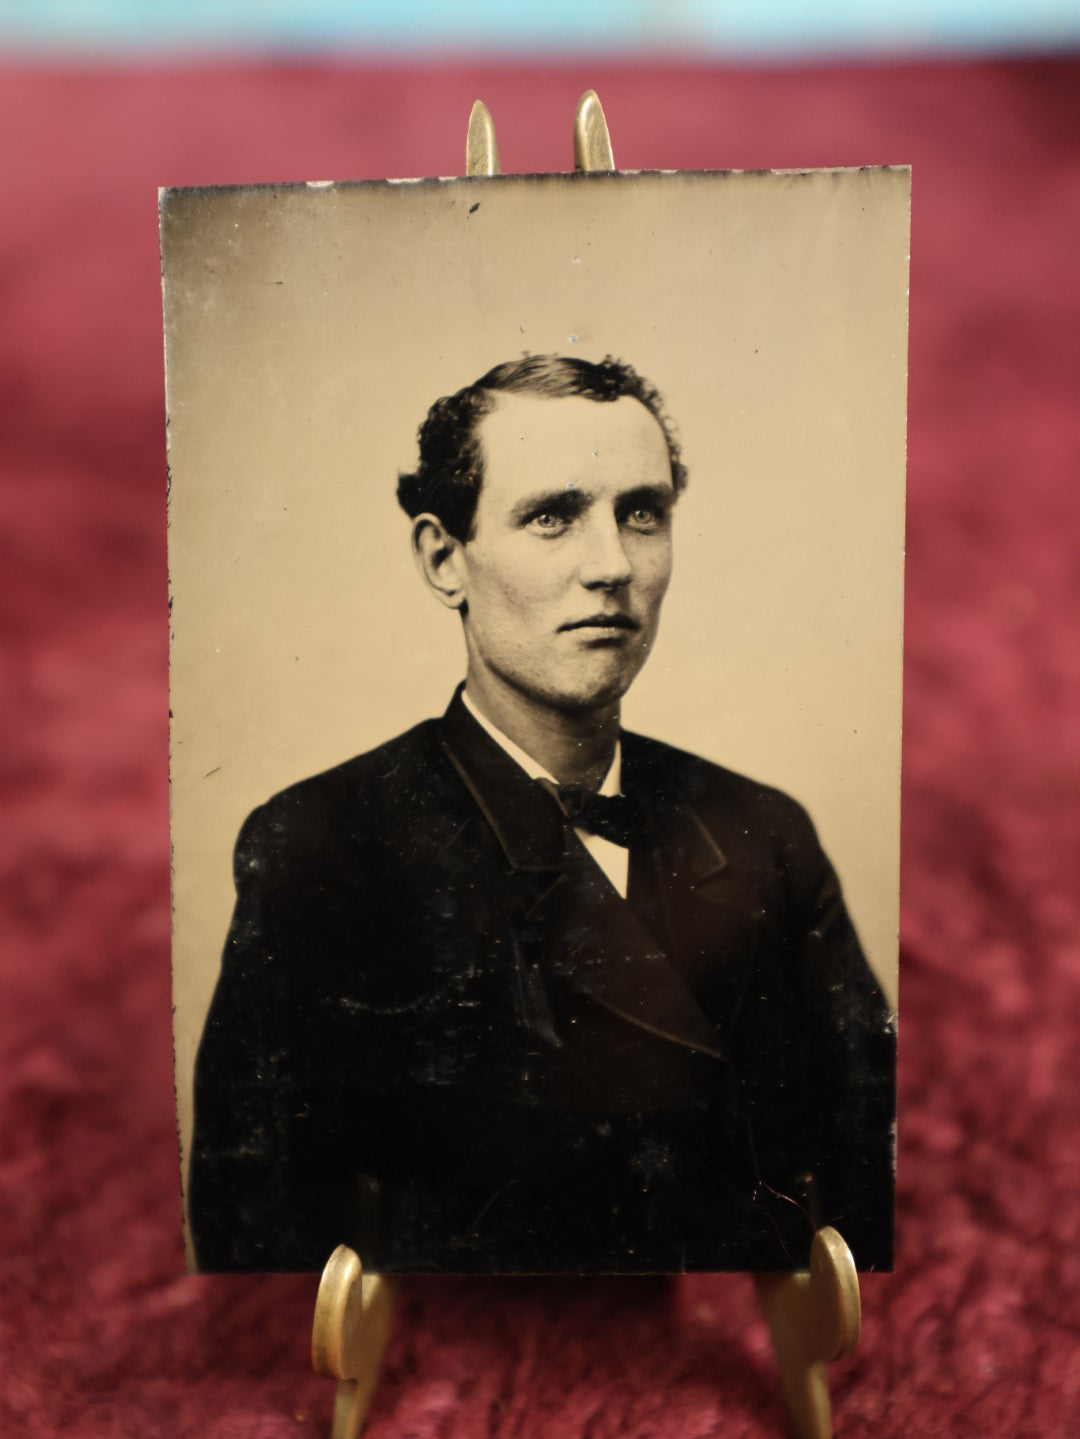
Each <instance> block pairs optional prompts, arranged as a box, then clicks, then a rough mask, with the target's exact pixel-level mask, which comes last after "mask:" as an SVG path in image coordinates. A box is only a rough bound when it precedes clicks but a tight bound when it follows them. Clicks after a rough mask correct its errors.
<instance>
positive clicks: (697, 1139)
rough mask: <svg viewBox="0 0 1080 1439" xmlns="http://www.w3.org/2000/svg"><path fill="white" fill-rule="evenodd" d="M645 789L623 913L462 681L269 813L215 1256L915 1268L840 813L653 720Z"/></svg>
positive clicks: (207, 1250) (225, 1069)
mask: <svg viewBox="0 0 1080 1439" xmlns="http://www.w3.org/2000/svg"><path fill="white" fill-rule="evenodd" d="M623 788H624V791H625V792H626V793H627V794H628V795H631V796H633V797H634V798H635V799H636V800H637V802H638V804H639V806H640V809H641V811H642V814H643V827H642V834H643V838H642V841H641V843H640V844H635V845H634V846H633V847H632V849H631V859H630V891H629V895H628V900H626V901H624V900H623V899H622V898H620V896H619V895H618V894H617V892H616V891H615V890H614V889H613V888H612V887H611V885H610V884H609V883H608V881H607V879H606V878H605V877H604V875H603V874H602V872H601V871H600V870H599V868H598V867H597V866H596V865H595V863H594V862H593V861H592V859H591V858H590V857H589V855H588V854H587V852H586V851H585V849H584V848H583V847H582V845H581V844H580V843H579V842H578V841H577V839H576V838H575V836H574V835H573V832H572V830H569V829H568V828H567V826H566V824H565V822H564V820H563V818H562V815H561V814H560V812H559V810H558V808H557V806H556V804H555V802H554V801H553V799H552V798H551V797H550V796H549V795H548V794H546V793H545V792H544V791H543V789H542V788H541V787H540V786H539V785H537V784H535V783H534V782H532V781H530V780H529V779H528V778H527V777H526V776H525V775H524V774H523V772H522V771H521V770H520V768H519V767H518V766H517V765H516V764H514V762H513V761H512V760H511V759H510V758H509V757H508V756H507V755H506V754H505V753H504V751H503V750H502V749H501V748H500V747H499V746H498V745H497V744H496V743H494V741H492V740H491V738H490V737H489V736H488V735H487V734H486V733H485V732H484V731H483V729H482V728H481V727H480V726H479V725H477V724H476V722H475V721H474V720H473V719H472V718H471V716H470V715H469V714H468V712H467V710H466V709H465V708H464V706H463V704H462V702H461V699H460V697H459V696H455V698H454V700H453V702H452V703H451V705H450V708H449V709H448V711H447V713H446V715H445V716H444V717H443V718H442V719H441V720H438V721H436V720H430V721H427V722H425V723H423V724H420V725H418V726H417V727H416V728H415V729H412V730H410V731H409V732H408V733H407V734H404V735H402V736H400V737H399V738H398V739H395V740H392V741H390V742H389V743H388V744H385V745H383V746H382V747H381V748H379V749H376V750H374V751H372V752H371V753H370V754H366V755H362V756H360V757H359V758H357V759H353V760H350V761H348V762H347V763H346V764H343V765H341V766H339V767H338V768H336V769H333V770H330V771H328V772H327V773H325V774H321V775H317V776H315V777H314V778H312V779H308V780H305V781H303V782H302V783H300V784H297V785H294V786H293V787H292V788H290V789H287V790H285V791H284V792H283V793H281V794H278V795H276V796H275V797H274V798H273V799H271V800H270V801H269V802H268V803H267V804H265V805H263V806H262V807H261V808H260V809H257V810H256V811H255V812H254V813H253V814H252V815H251V816H250V817H249V818H248V820H247V821H246V823H245V824H244V827H243V829H242V831H241V834H240V838H239V841H238V843H237V847H236V888H237V905H236V912H235V915H234V918H233V922H232V927H231V929H230V932H229V937H228V940H227V943H226V947H225V954H224V959H223V963H222V971H221V977H220V980H219V982H218V986H217V990H216V993H215V995H214V999H213V1004H212V1006H211V1010H210V1014H209V1017H208V1019H207V1023H206V1028H205V1031H204V1034H203V1038H202V1044H201V1047H200V1050H199V1055H198V1060H197V1064H196V1076H195V1134H194V1145H193V1151H192V1157H191V1169H190V1180H189V1193H188V1203H189V1217H190V1222H191V1225H192V1231H193V1235H194V1241H195V1247H196V1253H197V1257H198V1262H199V1265H200V1267H202V1268H206V1269H260V1268H265V1269H318V1268H321V1266H322V1265H323V1263H324V1262H325V1260H326V1258H327V1257H328V1255H329V1254H330V1252H331V1251H332V1250H333V1248H334V1247H335V1245H337V1244H338V1243H340V1242H342V1241H344V1242H347V1243H350V1244H351V1245H352V1246H353V1247H354V1248H355V1249H356V1250H357V1251H358V1253H359V1254H360V1256H361V1258H362V1260H363V1262H364V1264H365V1265H366V1266H367V1267H368V1268H369V1269H371V1270H375V1271H380V1270H381V1271H393V1270H398V1271H410V1270H412V1271H422V1270H449V1271H454V1270H457V1271H489V1272H494V1271H502V1272H515V1271H516V1272H543V1271H558V1270H562V1271H566V1270H571V1271H574V1270H577V1271H587V1270H593V1271H609V1270H614V1271H650V1270H682V1269H723V1268H790V1267H792V1266H793V1265H801V1264H803V1263H804V1262H805V1260H806V1257H807V1253H808V1247H809V1242H810V1238H811V1236H812V1232H813V1226H814V1224H820V1223H833V1224H835V1225H836V1226H837V1227H838V1228H839V1229H840V1231H841V1233H842V1234H843V1235H844V1236H845V1238H846V1239H847V1240H848V1243H849V1244H850V1245H851V1247H852V1249H853V1252H854V1254H855V1257H856V1262H857V1263H858V1264H859V1266H860V1267H861V1268H869V1267H888V1266H889V1265H890V1263H891V1202H892V1167H891V1137H890V1127H891V1124H892V1119H893V1114H894V1073H895V1068H894V1032H893V1027H892V1024H891V1021H890V1016H889V1015H888V1013H887V1008H886V1005H885V1003H884V1001H883V1000H882V997H881V994H880V992H879V990H878V987H877V985H876V984H875V982H874V980H873V978H872V976H871V974H870V971H869V969H868V968H867V965H866V962H865V960H864V958H863V956H862V953H861V951H860V949H859V945H858V941H857V939H856V937H855V933H854V931H853V929H852V926H851V923H850V920H849V918H848V915H847V912H846V910H845V908H844V904H843V901H842V898H841V895H840V890H839V887H838V884H837V880H836V877H835V875H834V873H833V870H832V868H831V866H830V865H829V863H828V860H827V859H826V857H825V855H824V854H823V853H822V850H821V848H820V846H819V844H818V842H817V838H816V836H815V834H814V830H813V826H812V825H811V823H810V821H809V819H808V818H807V816H806V814H805V813H804V812H803V810H802V809H801V808H800V807H799V806H798V805H797V804H796V803H795V802H794V801H792V800H791V799H789V798H787V797H786V796H785V795H783V794H780V793H779V792H778V791H776V790H773V789H768V788H766V787H764V786H762V785H759V784H756V783H754V782H753V781H751V780H748V779H745V778H742V777H740V776H738V775H735V774H732V773H730V772H729V771H727V770H724V769H721V768H719V767H718V766H716V765H713V764H709V763H707V762H706V761H704V760H701V759H698V758H695V757H694V756H692V755H688V754H685V753H682V752H680V751H678V750H675V749H672V748H670V747H669V746H667V745H663V744H659V743H657V742H655V741H653V740H649V739H643V738H640V737H638V736H636V735H632V734H624V735H623Z"/></svg>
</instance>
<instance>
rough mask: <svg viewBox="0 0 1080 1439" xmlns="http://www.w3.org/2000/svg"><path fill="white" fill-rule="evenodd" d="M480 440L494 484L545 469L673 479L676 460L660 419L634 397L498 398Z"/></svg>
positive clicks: (554, 475)
mask: <svg viewBox="0 0 1080 1439" xmlns="http://www.w3.org/2000/svg"><path fill="white" fill-rule="evenodd" d="M477 437H478V439H479V441H480V447H481V452H482V454H483V457H484V477H485V481H486V482H487V483H489V484H490V483H495V482H497V481H498V480H500V479H503V480H506V479H509V478H511V476H514V477H516V476H521V477H522V478H526V479H528V481H529V482H533V481H535V480H536V479H537V478H538V476H539V474H540V473H541V472H546V473H547V475H548V476H549V478H551V479H558V478H559V474H560V473H561V472H563V471H566V472H567V473H566V474H565V478H566V479H573V480H575V481H576V482H578V483H582V482H584V481H585V480H586V479H587V478H588V477H589V476H590V475H597V476H598V477H599V476H601V475H607V474H613V473H615V472H617V471H618V470H619V469H620V468H621V469H624V470H625V469H626V468H627V467H629V468H631V469H632V470H633V471H634V473H635V476H636V477H637V479H638V480H639V482H643V481H645V480H651V482H652V483H663V481H664V478H665V476H666V477H667V478H668V480H670V473H671V461H670V457H669V455H668V448H667V440H666V438H665V436H664V432H663V430H662V429H661V427H660V424H659V421H658V420H657V419H656V417H655V416H654V415H652V414H651V413H650V412H649V410H647V409H646V407H645V406H644V405H643V404H642V403H641V402H640V400H637V399H635V398H634V397H633V396H632V395H621V396H620V397H619V398H618V399H617V400H590V399H588V398H587V397H586V396H584V395H567V396H561V397H549V396H547V395H530V394H498V395H497V396H496V399H495V404H494V407H493V408H492V409H491V410H490V411H489V413H488V414H486V415H483V416H482V417H481V419H480V421H479V424H478V426H477Z"/></svg>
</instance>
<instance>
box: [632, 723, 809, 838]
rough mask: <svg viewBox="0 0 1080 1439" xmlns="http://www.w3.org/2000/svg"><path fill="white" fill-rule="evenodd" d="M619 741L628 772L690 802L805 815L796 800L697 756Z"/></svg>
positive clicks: (654, 743) (651, 742)
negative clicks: (669, 788) (670, 789)
mask: <svg viewBox="0 0 1080 1439" xmlns="http://www.w3.org/2000/svg"><path fill="white" fill-rule="evenodd" d="M622 740H623V754H624V763H625V765H626V767H627V768H628V769H629V770H631V771H632V772H633V773H634V774H640V775H643V776H645V777H647V779H648V780H649V781H651V782H652V783H653V784H663V785H671V786H673V787H675V788H677V789H678V790H680V791H681V792H682V793H683V794H684V795H685V797H686V798H687V799H688V800H690V801H691V802H693V803H697V804H708V803H710V802H715V803H721V804H723V805H725V806H729V807H730V806H732V805H734V806H736V807H737V808H739V809H743V808H748V809H749V808H752V809H756V810H759V811H760V810H774V811H776V813H777V814H778V815H782V814H787V815H789V816H790V817H791V818H792V819H797V818H798V817H799V816H805V814H806V811H805V810H804V809H803V807H802V805H801V804H800V803H799V801H798V800H796V799H793V798H792V796H791V795H789V794H785V792H784V791H783V790H781V789H777V788H776V787H775V786H774V785H768V784H763V783H762V782H761V781H760V780H757V779H752V778H751V777H750V776H749V775H744V774H739V773H738V772H737V771H736V770H732V769H726V768H725V767H724V766H723V765H720V764H716V763H715V762H714V761H713V760H707V759H703V758H702V757H701V755H696V754H691V753H690V752H689V751H688V750H683V749H677V748H676V747H675V746H674V745H669V744H665V743H664V742H663V741H662V740H656V739H649V738H648V737H647V736H645V735H637V734H630V733H627V732H624V734H623V736H622Z"/></svg>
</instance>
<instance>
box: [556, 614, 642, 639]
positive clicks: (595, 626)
mask: <svg viewBox="0 0 1080 1439" xmlns="http://www.w3.org/2000/svg"><path fill="white" fill-rule="evenodd" d="M640 628H641V626H640V624H639V623H638V622H637V620H632V619H631V618H630V616H629V615H586V617H585V618H584V619H581V620H568V621H567V622H566V624H564V625H560V626H559V633H560V634H562V633H564V632H565V631H567V630H639V629H640Z"/></svg>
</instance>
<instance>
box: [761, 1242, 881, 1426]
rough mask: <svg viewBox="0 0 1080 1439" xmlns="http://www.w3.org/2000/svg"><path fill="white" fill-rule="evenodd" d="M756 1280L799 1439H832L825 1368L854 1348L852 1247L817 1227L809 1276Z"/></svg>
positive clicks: (857, 1306) (856, 1305)
mask: <svg viewBox="0 0 1080 1439" xmlns="http://www.w3.org/2000/svg"><path fill="white" fill-rule="evenodd" d="M755 1283H756V1286H757V1295H758V1303H759V1304H760V1305H761V1311H762V1313H763V1314H764V1316H765V1320H766V1322H767V1323H768V1326H769V1332H770V1333H771V1335H772V1342H773V1349H774V1350H775V1351H776V1362H777V1365H778V1366H779V1369H780V1383H781V1385H782V1386H783V1390H784V1396H785V1398H786V1399H787V1402H788V1407H789V1408H790V1410H791V1415H792V1418H793V1419H794V1421H795V1428H796V1430H797V1431H798V1434H799V1436H800V1439H832V1413H831V1410H830V1406H829V1385H828V1381H827V1379H826V1374H825V1366H826V1364H828V1363H829V1361H830V1360H832V1359H841V1358H843V1357H844V1356H845V1355H847V1354H851V1353H853V1352H854V1349H855V1346H856V1344H858V1342H859V1324H860V1319H861V1314H862V1306H861V1302H860V1298H859V1276H858V1274H857V1273H856V1271H855V1262H854V1260H853V1259H852V1257H851V1250H850V1249H849V1248H848V1247H847V1245H846V1244H845V1243H844V1241H843V1239H841V1237H840V1235H839V1234H838V1233H837V1232H836V1230H835V1229H829V1228H826V1229H822V1230H819V1231H818V1233H817V1234H815V1236H814V1244H813V1248H812V1249H811V1251H810V1272H809V1274H759V1275H757V1276H755Z"/></svg>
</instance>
